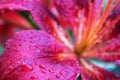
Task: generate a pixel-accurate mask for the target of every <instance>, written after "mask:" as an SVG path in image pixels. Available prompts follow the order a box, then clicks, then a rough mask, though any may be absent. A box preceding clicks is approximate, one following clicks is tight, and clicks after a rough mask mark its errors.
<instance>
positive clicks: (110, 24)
mask: <svg viewBox="0 0 120 80" xmlns="http://www.w3.org/2000/svg"><path fill="white" fill-rule="evenodd" d="M119 19H120V16H118V17H117V18H116V19H114V20H113V21H112V22H111V23H109V24H108V25H107V27H105V28H104V29H103V30H102V31H100V32H99V34H98V35H97V37H96V38H95V39H94V41H92V42H91V44H90V45H94V44H95V43H96V41H97V40H98V39H99V38H100V37H101V36H104V34H103V33H105V32H106V30H107V31H110V29H112V27H113V26H114V25H115V24H116V23H117V21H118V20H119Z"/></svg>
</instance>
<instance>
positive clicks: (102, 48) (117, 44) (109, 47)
mask: <svg viewBox="0 0 120 80" xmlns="http://www.w3.org/2000/svg"><path fill="white" fill-rule="evenodd" d="M119 53H120V39H119V38H116V39H115V40H110V41H108V42H106V43H102V44H101V45H99V47H96V48H94V49H93V50H90V51H89V52H88V53H86V54H84V56H87V57H89V58H97V59H101V60H104V61H107V62H115V63H116V61H117V60H120V54H119Z"/></svg>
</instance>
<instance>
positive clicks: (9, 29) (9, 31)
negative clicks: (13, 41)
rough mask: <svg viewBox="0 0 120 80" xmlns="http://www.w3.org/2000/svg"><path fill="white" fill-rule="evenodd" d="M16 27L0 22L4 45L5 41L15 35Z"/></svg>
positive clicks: (0, 32) (0, 43) (0, 41)
mask: <svg viewBox="0 0 120 80" xmlns="http://www.w3.org/2000/svg"><path fill="white" fill-rule="evenodd" d="M14 31H15V28H14V27H13V26H12V25H8V24H6V25H4V24H0V45H4V43H5V41H6V40H7V39H8V38H9V37H11V36H12V35H13V33H14Z"/></svg>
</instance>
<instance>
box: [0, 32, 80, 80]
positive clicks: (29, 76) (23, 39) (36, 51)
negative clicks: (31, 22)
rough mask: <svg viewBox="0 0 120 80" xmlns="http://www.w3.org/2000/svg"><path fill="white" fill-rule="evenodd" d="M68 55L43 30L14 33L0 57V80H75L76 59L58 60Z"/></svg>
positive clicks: (66, 51) (65, 49)
mask: <svg viewBox="0 0 120 80" xmlns="http://www.w3.org/2000/svg"><path fill="white" fill-rule="evenodd" d="M58 54H66V55H67V54H68V55H69V54H71V52H70V51H69V50H68V49H67V48H66V47H64V46H63V45H62V44H61V43H59V42H58V41H57V40H56V39H54V38H53V37H52V36H51V35H49V34H47V33H46V32H44V31H37V30H30V31H21V32H18V33H16V34H15V35H14V36H13V37H12V38H11V39H9V40H8V41H7V43H6V47H5V51H4V52H3V54H2V55H1V56H0V79H1V80H8V79H9V80H34V79H35V80H53V79H54V80H76V79H77V77H78V75H79V64H78V62H77V60H76V58H75V57H69V58H66V59H64V60H60V59H58V58H57V57H56V56H57V55H58Z"/></svg>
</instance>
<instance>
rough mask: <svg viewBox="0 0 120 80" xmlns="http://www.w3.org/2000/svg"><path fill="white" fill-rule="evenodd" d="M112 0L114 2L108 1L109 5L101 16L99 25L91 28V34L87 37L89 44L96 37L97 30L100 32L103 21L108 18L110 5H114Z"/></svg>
mask: <svg viewBox="0 0 120 80" xmlns="http://www.w3.org/2000/svg"><path fill="white" fill-rule="evenodd" d="M112 2H113V0H109V1H108V4H107V6H106V8H105V10H104V12H103V14H102V16H101V18H100V21H99V23H98V25H97V26H96V28H95V29H93V30H91V32H90V35H89V36H88V38H87V44H88V45H89V44H90V42H91V41H92V40H93V39H94V35H96V34H97V32H99V30H100V29H101V27H102V25H103V23H104V22H105V20H106V18H107V17H108V15H109V13H110V7H111V5H112Z"/></svg>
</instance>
